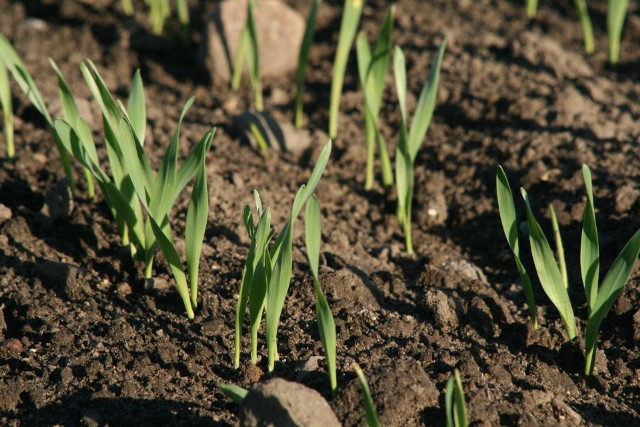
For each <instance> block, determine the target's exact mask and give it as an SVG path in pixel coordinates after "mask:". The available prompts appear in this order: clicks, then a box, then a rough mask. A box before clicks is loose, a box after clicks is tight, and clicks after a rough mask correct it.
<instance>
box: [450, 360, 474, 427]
mask: <svg viewBox="0 0 640 427" xmlns="http://www.w3.org/2000/svg"><path fill="white" fill-rule="evenodd" d="M444 402H445V408H446V411H447V427H467V425H469V421H468V419H467V403H466V402H465V399H464V390H463V388H462V380H461V379H460V371H458V370H457V369H455V370H454V371H453V376H451V377H449V379H448V380H447V387H446V389H445V395H444Z"/></svg>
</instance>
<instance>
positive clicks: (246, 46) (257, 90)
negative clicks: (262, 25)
mask: <svg viewBox="0 0 640 427" xmlns="http://www.w3.org/2000/svg"><path fill="white" fill-rule="evenodd" d="M255 7H256V1H255V0H249V1H248V2H247V23H246V24H245V26H244V28H243V29H242V32H241V33H240V40H239V41H238V50H237V51H236V57H235V60H234V63H233V76H232V77H231V89H233V90H238V87H240V79H241V78H242V66H243V63H244V58H245V56H246V58H247V65H248V66H249V79H250V80H251V86H252V87H253V92H254V103H255V108H256V110H257V111H262V110H263V108H264V106H263V101H262V79H261V77H260V52H259V49H258V36H257V33H256V26H255V20H254V9H255Z"/></svg>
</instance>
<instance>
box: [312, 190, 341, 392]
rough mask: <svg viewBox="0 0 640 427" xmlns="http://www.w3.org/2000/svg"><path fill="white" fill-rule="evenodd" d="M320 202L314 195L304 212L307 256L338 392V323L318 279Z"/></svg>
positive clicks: (320, 326)
mask: <svg viewBox="0 0 640 427" xmlns="http://www.w3.org/2000/svg"><path fill="white" fill-rule="evenodd" d="M321 229H322V226H321V223H320V204H319V203H318V199H317V198H316V197H315V196H312V197H311V198H310V199H309V201H308V202H307V204H306V207H305V212H304V236H305V245H306V247H307V257H308V259H309V267H310V268H311V273H312V275H313V285H314V288H315V292H316V317H317V318H318V329H319V331H320V340H321V341H322V347H323V348H324V353H325V355H326V358H327V366H328V368H329V381H330V384H331V391H332V392H334V393H335V392H336V390H337V388H338V380H337V372H336V324H335V321H334V319H333V314H332V313H331V308H330V307H329V303H328V301H327V298H326V297H325V296H324V293H323V292H322V288H321V287H320V281H319V280H318V265H319V260H320V237H321Z"/></svg>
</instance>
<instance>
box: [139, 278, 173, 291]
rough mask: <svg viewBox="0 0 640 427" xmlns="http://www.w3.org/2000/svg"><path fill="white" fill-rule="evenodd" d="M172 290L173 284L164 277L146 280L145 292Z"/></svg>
mask: <svg viewBox="0 0 640 427" xmlns="http://www.w3.org/2000/svg"><path fill="white" fill-rule="evenodd" d="M170 288H171V283H169V282H168V281H166V280H165V279H163V278H162V277H152V278H150V279H145V280H144V290H145V291H147V292H149V291H166V290H167V289H170Z"/></svg>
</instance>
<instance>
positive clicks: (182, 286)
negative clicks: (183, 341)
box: [149, 216, 194, 320]
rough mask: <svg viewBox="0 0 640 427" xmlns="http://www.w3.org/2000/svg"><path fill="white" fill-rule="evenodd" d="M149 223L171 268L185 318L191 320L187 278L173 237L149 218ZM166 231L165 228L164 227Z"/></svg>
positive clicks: (191, 312) (191, 313) (192, 316)
mask: <svg viewBox="0 0 640 427" xmlns="http://www.w3.org/2000/svg"><path fill="white" fill-rule="evenodd" d="M149 221H150V222H151V227H152V228H153V234H154V235H155V236H156V240H157V242H158V246H160V249H161V250H162V253H163V255H164V257H165V259H166V260H167V262H168V263H169V267H170V268H171V272H172V273H173V277H174V278H175V279H176V287H177V288H178V293H179V294H180V297H181V298H182V303H183V304H184V307H185V310H186V312H187V317H188V318H189V320H193V318H194V315H193V308H192V306H191V299H190V297H189V286H188V285H187V276H186V275H185V273H184V268H183V266H182V261H181V260H180V255H178V252H177V251H176V249H175V244H174V243H173V237H172V236H170V235H169V236H167V235H165V232H164V231H163V227H161V226H160V225H159V224H158V223H157V222H156V220H155V219H153V218H152V217H151V216H149ZM165 229H166V227H165Z"/></svg>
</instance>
